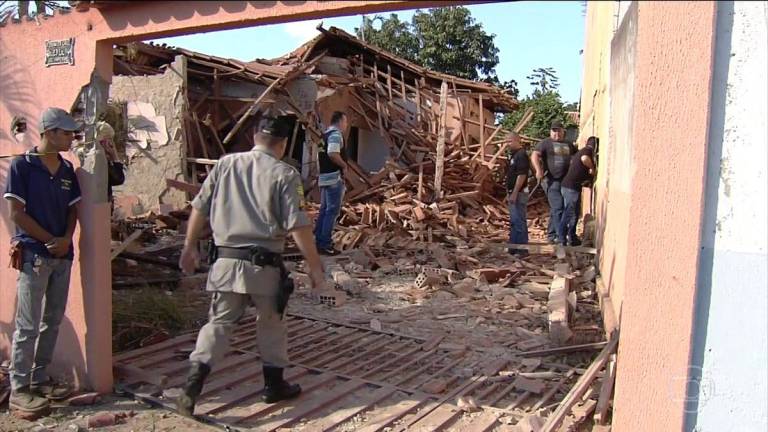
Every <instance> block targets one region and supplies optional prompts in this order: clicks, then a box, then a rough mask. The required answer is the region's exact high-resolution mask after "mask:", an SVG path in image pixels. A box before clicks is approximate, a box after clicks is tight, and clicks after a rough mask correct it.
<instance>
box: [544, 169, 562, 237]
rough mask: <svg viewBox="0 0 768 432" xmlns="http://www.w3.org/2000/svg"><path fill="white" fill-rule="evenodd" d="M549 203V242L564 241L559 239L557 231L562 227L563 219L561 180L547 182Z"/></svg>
mask: <svg viewBox="0 0 768 432" xmlns="http://www.w3.org/2000/svg"><path fill="white" fill-rule="evenodd" d="M546 183H547V184H546V187H547V189H546V191H547V201H548V202H549V224H547V238H548V239H549V240H553V241H554V240H558V241H562V239H558V238H557V229H558V227H559V226H560V219H562V217H563V207H564V205H563V195H562V193H561V192H560V180H550V179H547V182H546Z"/></svg>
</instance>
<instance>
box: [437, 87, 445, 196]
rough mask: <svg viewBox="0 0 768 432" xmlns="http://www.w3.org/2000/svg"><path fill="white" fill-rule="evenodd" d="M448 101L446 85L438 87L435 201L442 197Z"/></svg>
mask: <svg viewBox="0 0 768 432" xmlns="http://www.w3.org/2000/svg"><path fill="white" fill-rule="evenodd" d="M447 99H448V83H447V82H445V81H443V84H442V85H441V86H440V123H439V126H438V131H437V161H436V162H435V199H438V200H439V199H440V198H442V197H443V190H442V188H443V169H444V167H443V164H444V163H445V106H446V103H447Z"/></svg>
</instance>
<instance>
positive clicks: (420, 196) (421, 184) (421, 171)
mask: <svg viewBox="0 0 768 432" xmlns="http://www.w3.org/2000/svg"><path fill="white" fill-rule="evenodd" d="M423 189H424V164H419V190H418V191H417V192H416V199H417V200H419V201H421V202H424V199H423V197H424V194H423V192H422V190H423Z"/></svg>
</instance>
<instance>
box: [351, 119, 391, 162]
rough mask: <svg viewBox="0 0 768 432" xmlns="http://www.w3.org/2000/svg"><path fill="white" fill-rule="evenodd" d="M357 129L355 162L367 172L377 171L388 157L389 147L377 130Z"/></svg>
mask: <svg viewBox="0 0 768 432" xmlns="http://www.w3.org/2000/svg"><path fill="white" fill-rule="evenodd" d="M358 130H359V135H358V140H357V163H358V164H360V166H361V167H363V169H364V170H366V171H368V172H376V171H379V170H380V169H382V168H384V163H386V161H387V157H389V147H388V146H387V144H386V142H385V141H384V138H382V136H381V134H379V131H378V130H374V131H370V130H367V129H358Z"/></svg>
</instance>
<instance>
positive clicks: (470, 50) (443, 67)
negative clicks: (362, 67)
mask: <svg viewBox="0 0 768 432" xmlns="http://www.w3.org/2000/svg"><path fill="white" fill-rule="evenodd" d="M376 20H381V28H380V29H376V28H375V27H374V26H373V22H374V21H376ZM355 32H356V33H357V36H358V37H359V38H361V39H365V41H366V42H368V43H371V44H373V45H376V46H378V47H380V48H383V49H385V50H387V51H390V52H392V53H394V54H397V55H398V56H401V57H403V58H406V59H408V60H410V61H413V62H414V63H417V64H419V65H421V66H424V67H427V68H430V69H432V70H435V71H438V72H443V73H447V74H450V75H455V76H458V77H461V78H467V79H471V80H485V81H489V82H494V81H493V80H496V81H495V82H496V83H498V77H497V76H496V65H498V64H499V49H498V48H497V47H496V45H495V44H494V42H493V40H494V38H495V37H496V35H494V34H487V33H486V32H485V30H484V29H483V26H482V24H480V23H478V22H476V21H475V19H474V18H473V17H472V14H471V12H470V11H469V9H467V8H465V7H461V6H450V7H443V8H435V9H429V10H428V11H426V12H424V11H420V10H417V11H416V13H415V14H414V15H413V18H412V19H411V22H410V23H407V22H403V21H400V19H399V18H398V17H397V14H390V16H389V17H388V18H384V17H382V16H378V15H377V16H376V17H374V18H373V19H367V18H366V19H364V20H363V24H362V26H361V27H360V28H356V29H355ZM514 84H515V86H514V88H515V90H516V83H514Z"/></svg>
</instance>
